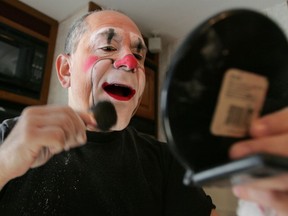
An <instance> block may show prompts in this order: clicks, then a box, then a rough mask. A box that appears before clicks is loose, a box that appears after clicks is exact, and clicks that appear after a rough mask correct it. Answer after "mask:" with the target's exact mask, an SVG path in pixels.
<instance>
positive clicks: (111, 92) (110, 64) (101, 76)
mask: <svg viewBox="0 0 288 216" xmlns="http://www.w3.org/2000/svg"><path fill="white" fill-rule="evenodd" d="M107 13H109V16H107V15H105V16H104V17H101V19H103V20H104V18H105V20H104V21H103V20H102V22H101V25H97V21H95V20H96V19H94V20H93V19H92V18H93V17H92V16H98V17H99V14H98V13H96V14H92V15H90V16H89V17H88V18H89V19H87V22H88V24H89V30H88V31H87V33H85V34H84V36H83V37H82V38H81V39H80V41H79V44H78V46H77V49H76V51H75V52H74V53H73V54H71V56H69V69H70V71H69V72H70V73H69V74H70V77H69V105H70V106H72V107H73V108H74V109H76V110H82V111H87V110H89V108H90V107H91V106H92V105H95V104H96V103H97V102H98V101H103V100H108V101H111V102H112V103H113V104H114V106H115V108H116V111H117V116H118V122H117V124H116V126H115V127H113V128H112V129H113V130H122V129H123V128H125V127H126V126H127V125H128V124H129V122H130V119H131V117H132V115H133V113H134V112H135V109H136V108H137V107H138V104H139V102H140V98H141V96H142V93H143V91H144V87H145V71H144V61H145V55H146V50H147V48H146V46H145V44H144V41H143V39H142V36H141V34H140V32H139V30H138V29H137V28H136V26H135V24H134V23H132V22H131V20H130V19H128V18H127V17H126V16H125V15H123V14H119V13H118V12H112V11H109V12H107V11H106V12H100V14H102V15H104V14H107ZM102 15H101V16H102ZM114 15H115V18H113V16H114ZM107 17H109V19H108V20H107ZM94 18H95V17H94ZM112 18H113V19H112ZM97 20H99V18H98V19H97ZM103 23H104V24H103Z"/></svg>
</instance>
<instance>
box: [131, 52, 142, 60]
mask: <svg viewBox="0 0 288 216" xmlns="http://www.w3.org/2000/svg"><path fill="white" fill-rule="evenodd" d="M133 55H134V56H135V58H136V59H138V60H142V59H143V56H141V55H139V54H137V53H133Z"/></svg>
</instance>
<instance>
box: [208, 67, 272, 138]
mask: <svg viewBox="0 0 288 216" xmlns="http://www.w3.org/2000/svg"><path fill="white" fill-rule="evenodd" d="M267 89H268V81H267V79H266V77H264V76H261V75H258V74H254V73H251V72H247V71H243V70H239V69H229V70H228V71H227V72H226V73H225V76H224V79H223V83H222V86H221V89H220V93H219V96H218V101H217V104H216V109H215V112H214V115H213V119H212V124H211V132H212V134H214V135H220V136H229V137H244V136H245V135H247V132H248V129H249V126H250V124H251V121H252V120H253V119H255V118H257V117H258V116H259V113H260V111H261V109H262V106H263V103H264V100H265V95H266V92H267Z"/></svg>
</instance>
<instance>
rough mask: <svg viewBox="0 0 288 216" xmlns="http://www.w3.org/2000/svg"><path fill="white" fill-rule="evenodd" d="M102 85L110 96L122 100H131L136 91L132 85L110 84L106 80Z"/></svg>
mask: <svg viewBox="0 0 288 216" xmlns="http://www.w3.org/2000/svg"><path fill="white" fill-rule="evenodd" d="M102 87H103V89H104V91H105V92H106V93H107V94H108V95H109V96H110V97H113V98H114V99H116V100H121V101H128V100H130V99H131V98H132V97H133V96H134V95H135V93H136V91H135V90H134V89H132V88H131V87H129V86H126V85H122V84H117V83H112V84H109V83H107V82H105V83H104V84H103V85H102Z"/></svg>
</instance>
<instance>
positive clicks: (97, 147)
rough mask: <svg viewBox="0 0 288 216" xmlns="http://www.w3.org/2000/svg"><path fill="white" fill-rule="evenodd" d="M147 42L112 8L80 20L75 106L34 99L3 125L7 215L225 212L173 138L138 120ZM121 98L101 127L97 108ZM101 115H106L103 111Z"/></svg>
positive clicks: (74, 47) (72, 79) (1, 211)
mask: <svg viewBox="0 0 288 216" xmlns="http://www.w3.org/2000/svg"><path fill="white" fill-rule="evenodd" d="M146 51H147V48H146V45H145V43H144V41H143V38H142V36H141V32H140V31H139V29H138V28H137V26H136V25H135V23H134V22H133V21H132V20H131V19H129V18H128V17H127V16H125V15H123V14H121V13H119V12H116V11H112V10H105V11H98V12H92V13H89V14H86V15H84V16H83V17H82V18H80V19H79V20H77V21H76V22H75V23H74V25H73V26H72V27H71V30H70V32H69V34H68V36H67V39H66V44H65V51H64V53H63V54H61V55H59V56H58V58H57V60H56V69H57V72H58V78H59V81H60V83H61V85H62V86H63V87H64V88H67V89H68V105H69V106H35V107H28V108H26V109H25V110H24V111H23V112H22V114H21V116H20V117H19V118H15V119H9V120H6V121H4V122H3V123H2V124H1V125H0V134H1V141H0V143H1V145H0V170H1V171H0V188H1V191H0V215H1V216H5V215H9V216H14V215H37V216H38V215H49V216H51V215H57V216H59V215H69V216H73V215H105V216H108V215H111V216H113V215H115V216H136V215H137V216H140V215H146V216H147V215H149V216H152V215H155V216H156V215H157V216H160V215H165V216H168V215H171V216H172V215H173V216H176V215H181V216H182V215H187V216H188V215H190V216H192V215H193V216H209V215H216V213H215V210H214V208H215V206H214V205H213V203H212V201H211V199H210V197H209V196H207V195H206V194H205V193H204V191H203V190H202V189H201V188H197V187H186V186H184V185H183V184H182V178H183V173H184V170H183V169H182V168H181V167H180V166H179V164H178V163H177V162H176V161H175V160H174V158H173V157H172V156H171V155H170V152H169V151H168V149H167V146H166V145H165V144H164V143H160V142H158V141H156V140H154V139H152V138H151V137H149V136H146V135H143V134H140V133H138V132H137V131H136V130H135V129H133V128H132V127H130V126H128V124H129V122H130V119H131V117H132V116H133V114H134V113H135V111H136V109H137V107H138V105H139V102H140V99H141V95H142V93H143V91H144V87H145V72H144V60H145V55H146ZM99 101H109V102H111V103H112V104H113V105H114V107H115V110H116V113H117V122H116V124H115V125H114V126H113V127H111V128H110V130H109V131H104V132H103V131H101V130H100V129H99V127H98V125H97V116H95V118H94V116H93V115H91V112H90V108H91V107H92V106H94V105H96V104H97V103H98V102H99ZM95 119H96V120H95Z"/></svg>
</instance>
